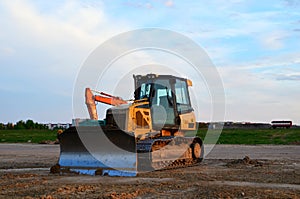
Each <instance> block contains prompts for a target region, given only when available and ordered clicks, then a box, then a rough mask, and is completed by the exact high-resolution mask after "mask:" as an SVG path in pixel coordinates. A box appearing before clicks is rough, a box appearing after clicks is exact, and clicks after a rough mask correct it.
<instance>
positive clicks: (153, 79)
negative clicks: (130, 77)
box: [134, 74, 193, 129]
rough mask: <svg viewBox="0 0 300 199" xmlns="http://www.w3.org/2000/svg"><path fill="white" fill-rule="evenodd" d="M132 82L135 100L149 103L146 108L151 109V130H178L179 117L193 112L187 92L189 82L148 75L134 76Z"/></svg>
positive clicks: (172, 77)
mask: <svg viewBox="0 0 300 199" xmlns="http://www.w3.org/2000/svg"><path fill="white" fill-rule="evenodd" d="M134 81H135V93H134V97H135V100H145V101H148V102H149V104H148V105H146V106H147V108H149V107H150V109H151V118H152V125H153V129H162V128H163V129H178V128H179V126H180V122H181V121H180V117H179V115H182V114H185V113H190V112H192V111H193V108H192V106H191V101H190V96H189V92H188V84H190V85H191V81H190V80H187V79H184V78H179V77H174V76H172V75H155V74H148V75H145V76H141V75H137V76H134ZM144 106H145V105H144ZM145 108H146V107H145Z"/></svg>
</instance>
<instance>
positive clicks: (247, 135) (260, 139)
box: [197, 128, 300, 144]
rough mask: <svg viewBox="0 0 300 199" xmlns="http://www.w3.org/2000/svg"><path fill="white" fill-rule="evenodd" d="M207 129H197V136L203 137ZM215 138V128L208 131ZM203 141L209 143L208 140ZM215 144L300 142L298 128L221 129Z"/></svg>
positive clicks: (216, 133) (299, 130) (216, 134)
mask: <svg viewBox="0 0 300 199" xmlns="http://www.w3.org/2000/svg"><path fill="white" fill-rule="evenodd" d="M207 132H208V131H207V129H199V130H198V134H197V135H198V136H200V137H201V138H204V137H205V136H206V134H207ZM209 134H210V137H212V138H216V137H217V136H218V132H217V131H216V130H210V131H209ZM205 143H207V144H211V143H210V140H209V139H208V140H205ZM217 144H300V129H299V128H298V129H223V130H222V133H221V135H220V137H219V139H218V141H217Z"/></svg>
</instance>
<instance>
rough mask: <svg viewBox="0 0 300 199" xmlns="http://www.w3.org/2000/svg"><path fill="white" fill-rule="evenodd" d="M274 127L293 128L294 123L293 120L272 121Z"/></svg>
mask: <svg viewBox="0 0 300 199" xmlns="http://www.w3.org/2000/svg"><path fill="white" fill-rule="evenodd" d="M271 124H272V128H273V129H276V128H287V129H289V128H291V127H292V125H293V123H292V121H272V122H271Z"/></svg>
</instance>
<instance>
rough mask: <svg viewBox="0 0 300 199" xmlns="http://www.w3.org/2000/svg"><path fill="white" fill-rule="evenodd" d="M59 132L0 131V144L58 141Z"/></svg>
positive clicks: (43, 130)
mask: <svg viewBox="0 0 300 199" xmlns="http://www.w3.org/2000/svg"><path fill="white" fill-rule="evenodd" d="M56 132H57V131H52V130H45V129H42V130H38V129H34V130H30V129H22V130H21V129H20V130H0V142H2V143H3V142H6V143H18V142H23V143H24V142H31V143H39V142H41V141H45V140H51V141H54V140H56V134H57V133H56Z"/></svg>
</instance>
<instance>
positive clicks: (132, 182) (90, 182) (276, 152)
mask: <svg viewBox="0 0 300 199" xmlns="http://www.w3.org/2000/svg"><path fill="white" fill-rule="evenodd" d="M299 150H300V146H239V145H218V146H217V147H216V148H215V149H214V150H213V151H212V153H210V154H209V155H208V156H207V158H206V159H205V160H204V161H203V162H202V163H201V164H199V165H197V166H194V167H188V168H181V169H175V170H165V171H155V172H150V173H142V174H139V175H138V177H133V178H132V177H130V178H127V177H106V176H104V177H103V176H78V175H72V174H68V175H66V174H65V175H53V174H49V170H48V168H49V167H50V166H52V165H53V164H55V163H56V161H57V158H58V155H59V146H58V145H32V144H0V151H1V154H0V182H1V183H0V198H300V159H299ZM245 156H248V157H249V158H245V159H244V157H245Z"/></svg>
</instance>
